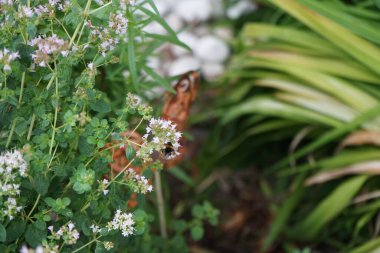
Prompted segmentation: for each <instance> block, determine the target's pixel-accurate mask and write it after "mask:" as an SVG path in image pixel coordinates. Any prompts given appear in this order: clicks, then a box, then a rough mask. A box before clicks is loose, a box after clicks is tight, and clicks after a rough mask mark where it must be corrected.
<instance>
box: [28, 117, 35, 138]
mask: <svg viewBox="0 0 380 253" xmlns="http://www.w3.org/2000/svg"><path fill="white" fill-rule="evenodd" d="M35 120H36V115H35V114H34V113H33V115H32V120H31V121H30V126H29V130H28V136H27V137H26V140H27V141H29V140H30V137H31V136H32V131H33V127H34V121H35Z"/></svg>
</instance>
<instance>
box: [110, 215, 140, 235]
mask: <svg viewBox="0 0 380 253" xmlns="http://www.w3.org/2000/svg"><path fill="white" fill-rule="evenodd" d="M134 224H135V221H134V220H133V216H132V214H131V213H123V212H122V211H121V210H116V213H115V216H114V218H113V220H112V221H110V222H108V225H107V228H108V231H111V230H120V231H121V234H122V235H123V236H124V237H128V236H130V235H132V234H133V232H134V231H135V228H134Z"/></svg>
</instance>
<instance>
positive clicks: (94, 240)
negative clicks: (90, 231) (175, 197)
mask: <svg viewBox="0 0 380 253" xmlns="http://www.w3.org/2000/svg"><path fill="white" fill-rule="evenodd" d="M100 237H102V236H101V235H100V236H98V237H96V238H94V239H93V240H91V241H89V242H88V243H86V244H85V245H83V246H82V247H80V248H79V249H76V250H74V251H72V253H76V252H78V251H80V250H82V249H84V248H86V247H87V246H88V245H90V244H92V243H94V242H96V241H97V240H98V239H99V238H100Z"/></svg>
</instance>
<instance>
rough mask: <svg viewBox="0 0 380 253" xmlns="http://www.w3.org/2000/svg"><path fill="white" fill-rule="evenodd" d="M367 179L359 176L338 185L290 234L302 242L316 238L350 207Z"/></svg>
mask: <svg viewBox="0 0 380 253" xmlns="http://www.w3.org/2000/svg"><path fill="white" fill-rule="evenodd" d="M367 179H368V176H357V177H353V178H350V179H348V180H346V181H344V182H343V183H341V184H340V185H338V187H336V189H335V190H334V191H333V192H331V193H330V194H329V195H328V196H327V197H326V198H325V199H323V200H322V201H321V202H320V204H319V205H318V206H317V207H316V208H315V209H314V210H313V211H312V212H311V213H310V214H309V215H308V216H307V217H306V218H305V219H304V220H302V221H301V222H300V223H298V224H296V225H295V226H294V229H293V230H291V232H290V233H289V234H290V235H291V236H292V237H294V238H297V240H301V241H302V240H304V241H309V240H313V239H314V238H316V237H317V236H318V233H319V232H320V230H321V229H322V228H323V227H324V226H326V225H327V223H328V222H330V221H331V220H332V219H333V218H335V217H336V216H337V215H339V214H340V213H341V212H342V211H343V210H344V209H345V208H346V207H347V206H348V204H349V203H350V201H351V199H352V198H353V197H354V196H355V195H356V194H357V193H358V191H359V190H360V189H361V187H362V186H363V184H364V182H365V181H366V180H367Z"/></svg>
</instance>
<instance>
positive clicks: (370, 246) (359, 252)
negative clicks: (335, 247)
mask: <svg viewBox="0 0 380 253" xmlns="http://www.w3.org/2000/svg"><path fill="white" fill-rule="evenodd" d="M379 247H380V237H377V238H375V239H372V240H369V241H367V242H365V243H364V244H363V245H360V246H359V247H357V248H355V249H353V250H350V251H348V253H368V252H375V251H376V250H377V249H379Z"/></svg>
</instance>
